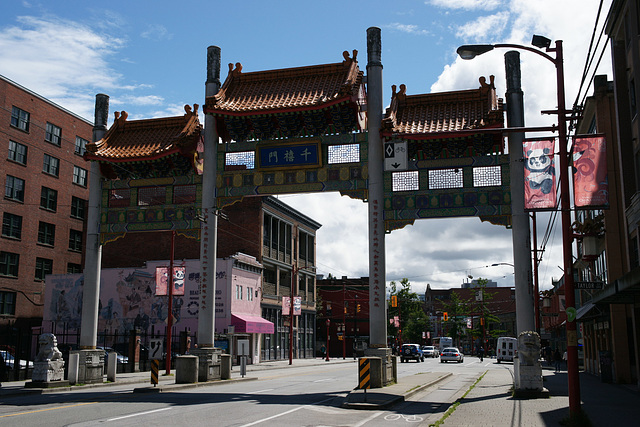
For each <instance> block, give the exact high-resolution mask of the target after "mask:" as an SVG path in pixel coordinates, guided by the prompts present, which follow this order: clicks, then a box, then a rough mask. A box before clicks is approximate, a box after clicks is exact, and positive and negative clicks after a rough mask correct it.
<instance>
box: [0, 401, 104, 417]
mask: <svg viewBox="0 0 640 427" xmlns="http://www.w3.org/2000/svg"><path fill="white" fill-rule="evenodd" d="M95 403H98V402H84V403H77V404H75V405H66V406H57V407H55V408H47V409H36V410H35V411H26V412H16V413H15V414H7V415H0V418H6V417H15V416H17V415H28V414H36V413H38V412H46V411H57V410H59V409H68V408H75V407H78V406H84V405H93V404H95Z"/></svg>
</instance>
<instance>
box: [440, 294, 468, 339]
mask: <svg viewBox="0 0 640 427" xmlns="http://www.w3.org/2000/svg"><path fill="white" fill-rule="evenodd" d="M443 307H444V311H445V312H447V315H448V320H446V321H444V327H445V330H446V331H447V336H450V337H451V338H453V342H454V344H455V345H457V346H459V345H460V340H461V339H462V337H463V336H464V335H465V334H466V332H467V317H469V314H470V313H471V305H470V304H469V301H468V300H464V299H461V298H460V296H459V295H458V294H457V293H456V292H451V300H450V301H449V303H447V304H443Z"/></svg>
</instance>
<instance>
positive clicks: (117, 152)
mask: <svg viewBox="0 0 640 427" xmlns="http://www.w3.org/2000/svg"><path fill="white" fill-rule="evenodd" d="M184 108H185V114H184V115H183V116H176V117H163V118H157V119H144V120H132V121H127V117H128V114H127V112H126V111H122V112H121V113H119V112H116V113H115V121H114V123H113V125H112V126H111V128H109V130H108V131H107V133H106V134H105V135H104V137H103V138H102V139H101V140H100V141H97V142H95V143H90V144H87V147H86V148H87V152H86V153H85V158H86V159H87V160H95V161H99V162H101V163H102V164H103V165H104V166H103V168H102V169H103V173H105V174H106V175H107V176H109V177H114V175H116V176H118V177H123V176H122V175H124V176H126V177H132V176H135V177H142V176H144V175H149V176H157V175H167V174H172V172H171V170H173V169H178V170H176V171H174V172H175V173H186V172H188V169H189V168H193V167H194V158H195V156H196V152H197V151H199V149H198V148H199V147H198V143H199V141H200V138H201V132H202V125H201V124H200V121H199V119H198V104H194V107H193V109H192V108H191V106H189V105H185V107H184ZM167 158H171V160H167ZM141 162H144V164H145V165H146V166H145V167H144V168H141V167H133V166H132V165H131V164H136V163H141ZM154 162H155V163H163V165H162V166H159V165H158V166H159V167H155V166H152V165H151V163H154ZM116 163H117V164H118V166H117V167H116V166H112V167H111V168H109V167H107V166H106V165H107V164H116ZM127 164H129V166H127ZM154 169H155V170H154ZM145 170H146V171H147V172H145Z"/></svg>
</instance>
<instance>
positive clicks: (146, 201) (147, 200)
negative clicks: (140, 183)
mask: <svg viewBox="0 0 640 427" xmlns="http://www.w3.org/2000/svg"><path fill="white" fill-rule="evenodd" d="M166 191H167V189H166V187H141V188H139V189H138V206H153V205H164V204H165V201H166V199H167V198H166Z"/></svg>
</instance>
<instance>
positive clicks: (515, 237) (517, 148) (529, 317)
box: [504, 51, 535, 334]
mask: <svg viewBox="0 0 640 427" xmlns="http://www.w3.org/2000/svg"><path fill="white" fill-rule="evenodd" d="M504 59H505V68H506V77H507V92H506V95H505V98H506V103H507V127H524V95H523V92H522V88H521V84H520V82H521V79H520V54H519V53H518V52H516V51H509V52H507V53H506V54H505V56H504ZM523 140H524V133H523V132H510V133H509V137H508V142H509V162H510V165H511V171H510V177H511V223H512V226H513V228H512V230H511V236H512V241H513V264H514V272H515V287H516V328H517V330H518V334H520V333H521V332H523V331H535V318H534V305H533V303H534V298H533V279H532V269H531V232H530V229H529V214H528V213H527V212H525V210H524V162H523V154H522V142H523Z"/></svg>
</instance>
